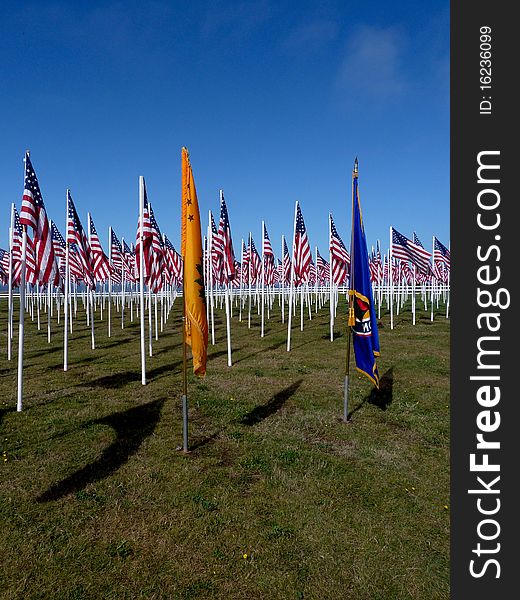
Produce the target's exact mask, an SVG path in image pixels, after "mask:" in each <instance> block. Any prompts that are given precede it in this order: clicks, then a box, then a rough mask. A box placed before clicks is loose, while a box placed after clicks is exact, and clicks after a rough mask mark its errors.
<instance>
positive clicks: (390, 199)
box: [0, 0, 450, 256]
mask: <svg viewBox="0 0 520 600" xmlns="http://www.w3.org/2000/svg"><path fill="white" fill-rule="evenodd" d="M0 56H1V64H2V68H1V69H0V73H1V75H0V77H1V81H2V84H1V86H2V94H1V95H0V115H1V116H0V122H1V123H2V126H1V128H0V129H1V144H0V215H1V217H0V246H1V247H4V248H5V247H6V246H7V234H8V227H9V210H10V205H11V202H13V201H14V202H15V203H16V204H17V206H18V207H19V206H20V203H21V196H22V191H23V155H24V152H25V150H26V149H30V151H31V160H32V162H33V165H34V167H35V169H36V173H37V175H38V178H39V181H40V187H41V190H42V194H43V198H44V201H45V205H46V208H47V212H48V214H49V216H50V217H51V218H52V219H53V220H54V221H56V223H57V224H58V227H59V228H60V230H61V231H62V233H64V229H65V227H64V225H65V191H66V188H70V190H71V194H72V197H73V199H74V201H75V203H76V207H77V209H78V213H79V215H80V218H81V219H82V221H83V223H84V224H86V214H87V211H90V212H91V213H92V215H93V218H94V221H95V224H96V228H97V230H98V233H99V234H100V236H101V238H102V241H104V240H106V239H107V237H108V226H109V225H112V227H113V228H114V230H115V231H116V233H117V235H118V236H119V237H121V236H124V237H125V239H127V240H129V241H133V240H134V238H135V231H136V225H137V212H138V177H139V175H144V176H145V179H146V184H147V190H148V197H149V199H150V201H151V203H152V205H153V207H154V212H155V215H156V217H157V220H158V223H159V226H160V227H161V229H162V231H163V232H164V233H166V234H167V235H168V236H169V237H170V239H171V240H172V242H173V243H174V245H175V246H176V247H177V246H179V242H180V239H179V237H180V187H181V184H180V182H181V171H180V156H181V147H182V146H186V147H187V148H188V149H189V152H190V157H191V163H192V166H193V171H194V176H195V183H196V186H197V192H198V197H199V204H200V207H201V213H202V216H203V223H204V225H206V224H207V212H208V210H209V209H211V210H213V212H214V213H215V214H216V219H218V210H219V190H220V189H223V190H224V195H225V198H226V203H227V205H228V212H229V218H230V224H231V230H232V233H233V241H234V246H235V251H236V252H237V253H239V248H240V239H241V238H242V237H244V238H247V236H248V233H249V231H252V232H253V237H254V239H255V242H256V245H257V247H260V242H261V240H260V238H261V220H262V219H265V221H266V224H267V227H268V231H269V234H270V238H271V241H272V243H273V245H274V247H275V249H277V248H278V249H279V247H280V236H281V235H282V234H284V235H285V236H286V237H288V238H289V239H290V238H291V236H292V227H293V220H294V203H295V201H296V200H299V201H300V203H301V207H302V211H303V215H304V219H305V223H306V226H307V230H308V233H309V238H310V242H311V245H312V247H313V249H314V246H315V245H318V247H319V249H320V252H321V253H322V254H323V255H324V256H325V255H326V253H328V250H327V246H328V212H329V211H331V212H332V214H333V216H334V220H335V222H336V226H337V228H338V230H339V233H340V235H342V237H343V239H344V241H345V243H346V244H347V245H349V237H350V233H349V232H350V210H351V208H350V202H351V171H352V165H353V161H354V159H355V157H356V156H357V157H358V159H359V169H360V172H359V187H360V196H361V205H362V209H363V217H364V222H365V231H366V235H367V241H368V243H369V245H370V244H375V241H376V240H377V239H381V241H382V246H383V247H387V246H388V235H389V233H388V229H389V226H390V225H393V226H394V227H396V228H397V229H398V230H399V231H401V233H403V234H405V235H407V236H408V237H411V236H412V232H413V231H414V230H415V231H416V232H417V234H418V235H419V237H420V238H421V240H422V241H423V243H424V245H425V246H426V247H429V246H431V239H432V235H436V236H437V237H438V238H439V239H440V240H441V241H442V242H443V243H445V244H446V245H447V244H448V242H449V158H450V157H449V3H448V2H436V1H431V2H426V3H420V2H416V1H414V2H411V1H410V2H408V1H401V2H397V3H388V2H385V1H383V0H378V1H373V2H370V1H369V2H366V3H359V2H353V1H352V2H351V1H350V0H346V1H338V2H294V1H292V2H284V1H283V0H282V1H280V0H279V1H267V0H266V1H263V0H259V1H256V2H234V1H225V2H224V1H216V2H192V3H187V2H182V3H181V2H175V1H170V2H166V1H159V0H158V1H154V2H59V1H57V2H52V1H48V2H43V1H41V2H33V3H29V2H23V1H19V2H9V1H8V2H3V3H2V20H1V21H0ZM105 246H106V241H105ZM278 254H279V251H278Z"/></svg>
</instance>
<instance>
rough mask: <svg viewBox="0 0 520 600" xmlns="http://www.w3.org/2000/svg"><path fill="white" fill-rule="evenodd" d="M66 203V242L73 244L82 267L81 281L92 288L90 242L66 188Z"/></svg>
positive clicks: (93, 285)
mask: <svg viewBox="0 0 520 600" xmlns="http://www.w3.org/2000/svg"><path fill="white" fill-rule="evenodd" d="M67 205H68V219H67V242H69V244H74V245H75V250H76V253H77V256H78V259H79V261H80V264H81V266H82V269H83V281H84V282H85V284H86V285H88V286H89V287H90V288H92V289H94V287H95V284H94V277H93V268H92V252H91V249H90V244H89V241H88V238H87V235H86V233H85V230H84V229H83V225H82V224H81V221H80V220H79V217H78V213H77V211H76V207H75V206H74V202H73V200H72V196H71V195H70V191H69V190H67Z"/></svg>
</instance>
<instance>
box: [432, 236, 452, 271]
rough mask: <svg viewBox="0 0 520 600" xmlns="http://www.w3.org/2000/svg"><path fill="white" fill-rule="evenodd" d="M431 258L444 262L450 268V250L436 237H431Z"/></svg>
mask: <svg viewBox="0 0 520 600" xmlns="http://www.w3.org/2000/svg"><path fill="white" fill-rule="evenodd" d="M433 260H434V262H442V263H444V264H445V265H446V266H447V267H448V269H449V268H450V263H451V261H450V251H449V250H448V248H446V246H445V245H444V244H442V243H441V242H440V241H439V240H438V239H437V238H436V237H434V238H433Z"/></svg>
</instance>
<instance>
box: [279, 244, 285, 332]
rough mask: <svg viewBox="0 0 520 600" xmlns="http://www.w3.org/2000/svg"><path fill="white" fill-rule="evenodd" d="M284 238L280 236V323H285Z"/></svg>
mask: <svg viewBox="0 0 520 600" xmlns="http://www.w3.org/2000/svg"><path fill="white" fill-rule="evenodd" d="M284 241H285V236H283V235H282V280H281V282H280V293H281V296H282V323H285V254H284V246H285V244H284Z"/></svg>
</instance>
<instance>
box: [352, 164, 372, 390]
mask: <svg viewBox="0 0 520 600" xmlns="http://www.w3.org/2000/svg"><path fill="white" fill-rule="evenodd" d="M352 176H353V180H352V240H351V246H350V261H351V263H350V264H351V275H350V290H349V295H350V311H349V326H352V340H353V345H354V356H355V358H356V368H357V370H358V371H360V372H361V373H363V374H364V375H366V376H367V377H368V378H369V379H370V380H371V381H372V382H373V383H374V384H375V385H376V387H377V388H379V373H378V371H377V364H376V359H375V357H376V356H379V334H378V331H377V320H376V313H375V310H374V300H373V297H372V286H371V284H370V267H369V263H368V251H367V243H366V239H365V229H364V227H363V218H362V216H361V206H360V203H359V193H358V170H357V159H356V163H355V166H354V172H353V174H352Z"/></svg>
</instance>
